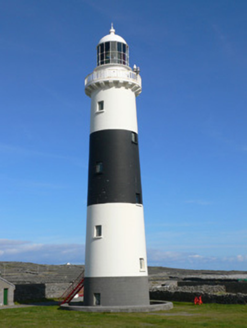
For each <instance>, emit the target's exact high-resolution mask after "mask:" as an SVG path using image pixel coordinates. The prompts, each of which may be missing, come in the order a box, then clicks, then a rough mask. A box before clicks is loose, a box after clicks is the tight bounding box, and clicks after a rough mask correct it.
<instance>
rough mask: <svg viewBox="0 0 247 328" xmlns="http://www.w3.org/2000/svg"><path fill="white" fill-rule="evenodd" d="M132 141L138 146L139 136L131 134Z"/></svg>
mask: <svg viewBox="0 0 247 328" xmlns="http://www.w3.org/2000/svg"><path fill="white" fill-rule="evenodd" d="M131 141H132V142H133V143H135V144H137V134H136V133H135V132H132V133H131Z"/></svg>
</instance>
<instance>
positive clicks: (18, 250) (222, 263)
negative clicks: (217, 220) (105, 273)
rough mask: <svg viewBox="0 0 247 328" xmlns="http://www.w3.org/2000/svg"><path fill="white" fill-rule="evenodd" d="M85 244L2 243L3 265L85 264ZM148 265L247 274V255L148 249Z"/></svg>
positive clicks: (1, 241)
mask: <svg viewBox="0 0 247 328" xmlns="http://www.w3.org/2000/svg"><path fill="white" fill-rule="evenodd" d="M84 253H85V247H84V245H83V244H51V243H50V244H41V243H40V244H36V243H32V242H29V241H22V240H9V239H0V261H21V262H34V263H39V264H62V263H67V262H70V263H74V264H82V263H84ZM147 253H148V265H149V266H164V267H170V268H181V269H198V270H199V269H206V270H207V269H208V270H243V271H244V270H246V267H247V254H238V255H236V256H222V257H220V256H218V257H216V256H205V255H201V254H199V253H189V252H169V251H163V250H162V249H158V248H157V249H148V250H147Z"/></svg>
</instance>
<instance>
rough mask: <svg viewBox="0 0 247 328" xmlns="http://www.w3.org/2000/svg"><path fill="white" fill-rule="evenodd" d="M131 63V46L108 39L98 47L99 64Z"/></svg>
mask: <svg viewBox="0 0 247 328" xmlns="http://www.w3.org/2000/svg"><path fill="white" fill-rule="evenodd" d="M111 63H112V64H120V65H127V66H128V65H129V48H128V46H127V45H126V44H124V43H121V42H116V41H108V42H105V43H102V44H100V45H98V47H97V65H98V66H100V65H105V64H111Z"/></svg>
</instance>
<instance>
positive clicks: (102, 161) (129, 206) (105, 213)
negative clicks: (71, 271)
mask: <svg viewBox="0 0 247 328" xmlns="http://www.w3.org/2000/svg"><path fill="white" fill-rule="evenodd" d="M141 91H142V85H141V77H140V75H139V69H137V68H136V66H134V69H133V70H132V69H131V68H130V67H129V47H128V44H127V43H126V41H125V40H124V39H123V38H122V37H121V36H119V35H117V34H115V30H114V28H113V25H112V26H111V29H110V33H109V34H108V35H106V36H104V37H103V38H102V39H101V40H100V41H99V43H98V45H97V66H96V68H95V69H94V71H93V72H92V73H91V74H89V75H88V76H87V77H86V79H85V93H86V95H87V96H89V97H90V98H91V119H90V149H89V169H88V199H87V230H86V255H85V277H84V305H87V306H93V305H95V306H97V305H99V306H100V305H102V306H138V305H143V306H146V305H149V287H148V271H147V256H146V241H145V227H144V212H143V201H142V187H141V174H140V161H139V139H138V127H137V113H136V97H137V96H138V95H139V94H140V93H141Z"/></svg>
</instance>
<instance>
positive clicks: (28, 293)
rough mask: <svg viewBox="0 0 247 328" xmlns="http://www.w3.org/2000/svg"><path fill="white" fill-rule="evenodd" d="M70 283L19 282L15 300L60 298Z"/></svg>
mask: <svg viewBox="0 0 247 328" xmlns="http://www.w3.org/2000/svg"><path fill="white" fill-rule="evenodd" d="M70 285H71V284H70V283H40V284H17V285H16V289H15V293H14V301H15V302H22V301H30V300H41V299H45V298H60V297H61V296H62V294H63V293H64V292H65V290H66V289H67V288H68V287H69V286H70Z"/></svg>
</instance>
